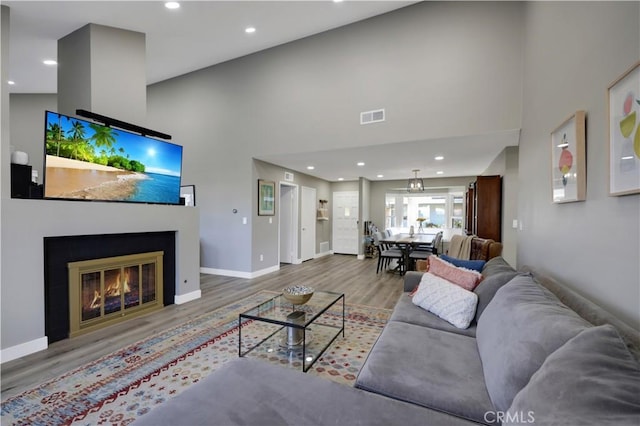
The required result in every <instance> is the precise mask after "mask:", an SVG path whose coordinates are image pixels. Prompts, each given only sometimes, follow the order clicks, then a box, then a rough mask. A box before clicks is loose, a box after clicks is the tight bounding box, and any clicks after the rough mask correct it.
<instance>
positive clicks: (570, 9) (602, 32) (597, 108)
mask: <svg viewBox="0 0 640 426" xmlns="http://www.w3.org/2000/svg"><path fill="white" fill-rule="evenodd" d="M524 16H525V22H524V23H525V27H524V40H525V44H524V52H525V56H524V69H525V73H524V103H523V116H522V117H523V119H522V135H521V139H520V164H519V170H520V172H519V175H520V179H519V184H518V186H519V190H520V197H519V206H518V209H519V216H520V220H521V222H522V225H523V230H522V231H520V232H519V235H518V264H519V265H531V266H533V267H535V268H539V269H540V270H541V271H542V272H545V273H548V274H550V275H552V276H554V277H555V278H557V279H560V280H562V281H564V282H566V283H568V285H570V286H571V287H573V288H574V289H575V290H577V291H578V292H579V293H582V294H584V295H586V296H587V297H589V298H591V299H592V300H595V301H597V302H598V303H600V304H602V305H603V306H605V307H606V308H608V309H609V310H610V311H611V312H613V313H614V314H617V315H619V316H620V317H621V318H622V319H624V320H626V321H627V322H629V323H630V324H631V325H632V326H634V327H635V328H640V266H639V263H638V259H640V219H639V218H640V195H629V196H624V197H610V196H609V195H608V124H607V87H608V86H609V84H610V83H611V82H613V81H614V80H615V79H616V78H617V77H618V76H619V75H621V74H622V73H623V72H624V71H625V70H627V69H628V68H629V67H630V66H631V65H632V64H634V63H635V62H636V61H638V59H640V31H639V28H640V3H638V2H584V3H577V2H567V3H564V2H562V3H561V2H530V3H526V8H525V14H524ZM577 110H585V111H586V113H587V199H586V201H584V202H576V203H567V204H554V203H552V202H551V199H552V197H551V179H550V176H551V167H552V165H551V160H550V158H551V151H550V149H551V148H550V132H551V131H552V130H553V129H554V128H556V127H557V126H558V125H559V124H560V123H562V121H563V120H564V119H565V118H566V117H568V116H569V115H570V114H572V113H574V112H575V111H577Z"/></svg>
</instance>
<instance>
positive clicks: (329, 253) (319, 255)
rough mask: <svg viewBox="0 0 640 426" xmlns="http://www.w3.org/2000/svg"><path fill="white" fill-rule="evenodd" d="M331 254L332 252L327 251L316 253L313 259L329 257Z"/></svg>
mask: <svg viewBox="0 0 640 426" xmlns="http://www.w3.org/2000/svg"><path fill="white" fill-rule="evenodd" d="M332 254H333V250H329V251H325V252H323V253H316V254H315V256H313V258H314V259H317V258H319V257H324V256H329V255H332Z"/></svg>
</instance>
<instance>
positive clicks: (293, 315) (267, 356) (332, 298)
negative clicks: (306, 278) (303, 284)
mask: <svg viewBox="0 0 640 426" xmlns="http://www.w3.org/2000/svg"><path fill="white" fill-rule="evenodd" d="M344 313H345V305H344V294H342V293H334V292H327V291H316V292H314V294H313V296H312V297H311V299H310V300H309V301H308V302H306V303H305V304H303V305H293V304H291V302H289V301H288V300H287V299H285V298H284V297H283V296H282V295H278V296H274V297H272V298H270V299H268V300H266V301H264V302H263V303H260V304H259V305H257V306H254V307H253V308H251V309H249V310H248V311H245V312H243V313H241V314H240V315H239V324H240V327H239V330H238V334H239V335H238V355H239V356H240V357H244V356H251V357H257V358H259V359H263V360H265V361H267V362H272V363H277V364H279V365H283V364H284V365H289V366H291V367H294V368H300V367H302V371H305V372H306V371H308V370H309V368H311V366H312V365H313V364H314V363H315V362H316V361H317V360H318V359H320V357H321V356H322V354H323V353H324V351H325V350H326V349H327V348H328V347H329V346H330V345H331V343H333V341H334V340H335V339H336V338H337V337H338V336H339V335H340V334H342V337H343V338H344V326H345V316H344Z"/></svg>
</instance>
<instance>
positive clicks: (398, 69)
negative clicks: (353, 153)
mask: <svg viewBox="0 0 640 426" xmlns="http://www.w3.org/2000/svg"><path fill="white" fill-rule="evenodd" d="M521 11H522V5H521V4H520V3H502V2H497V3H491V2H468V3H466V2H424V3H419V4H416V5H413V6H409V7H406V8H403V9H400V10H398V11H394V12H392V13H389V14H386V15H382V16H379V17H375V18H371V19H369V20H366V21H362V22H359V23H356V24H353V25H349V26H346V27H342V28H338V29H336V30H333V31H328V32H325V33H322V34H319V35H316V36H313V37H308V38H305V39H303V40H298V41H295V42H292V43H288V44H286V45H282V46H279V47H276V48H273V49H269V50H266V51H263V52H260V53H256V54H254V55H249V56H246V57H243V58H240V59H237V60H234V61H230V62H226V63H224V64H220V65H216V66H213V67H210V68H207V69H204V70H200V71H197V72H194V73H191V74H188V75H185V76H182V77H178V78H175V79H172V80H169V81H165V82H162V83H158V84H155V85H152V86H150V87H149V91H148V97H147V98H148V101H149V105H148V109H147V114H148V120H149V126H150V127H152V128H155V127H158V128H164V131H166V132H167V133H170V134H172V135H173V136H174V139H175V140H176V142H178V143H181V144H183V145H184V146H185V155H186V157H185V164H187V165H188V166H187V167H185V175H184V176H185V181H188V182H189V183H192V184H195V185H196V187H197V193H198V204H199V206H200V208H201V212H202V214H201V248H202V251H201V253H202V257H201V264H202V266H203V267H205V268H213V269H225V270H236V271H240V272H252V271H254V270H256V268H258V267H260V268H262V267H263V266H262V265H260V266H258V264H256V262H255V261H254V259H255V258H256V255H257V252H256V250H257V248H258V247H260V246H262V245H264V244H263V243H262V242H261V241H259V238H261V237H260V236H259V235H254V234H252V231H251V229H250V227H247V226H244V225H242V222H241V217H243V216H247V215H249V216H248V217H251V216H252V215H253V214H254V213H253V212H254V210H255V204H256V200H255V197H254V196H253V194H254V191H255V189H254V187H255V185H256V183H255V181H254V177H255V176H254V175H253V173H252V158H253V157H257V158H260V157H261V156H264V155H274V154H281V153H291V152H307V153H309V156H310V157H312V155H313V151H317V150H326V149H333V148H345V147H358V146H369V145H372V144H381V143H394V142H405V141H411V140H422V139H429V138H437V137H450V136H460V135H471V134H487V133H492V132H496V131H504V130H511V129H514V128H519V127H520V119H521V105H522V97H521V96H522V90H521V87H522V85H521V84H522V57H521V53H522V52H521V39H522V31H521V27H522V25H521V24H522V15H521ZM489 100H490V101H489ZM379 107H383V108H385V109H386V111H387V117H388V119H387V121H385V123H382V124H380V125H376V126H360V124H359V121H358V118H359V113H360V111H366V110H370V109H373V108H379ZM233 208H236V209H237V210H238V211H239V212H240V213H239V214H236V215H233V214H232V213H231V211H232V209H233ZM372 214H373V212H372ZM256 237H257V238H258V239H256ZM264 237H265V238H268V237H267V235H266V234H265V236H264ZM265 266H269V265H265Z"/></svg>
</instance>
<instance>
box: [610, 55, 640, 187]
mask: <svg viewBox="0 0 640 426" xmlns="http://www.w3.org/2000/svg"><path fill="white" fill-rule="evenodd" d="M608 92H609V99H608V101H609V195H627V194H637V193H639V192H640V62H637V63H636V64H635V65H633V66H632V67H631V68H630V69H629V70H627V71H626V72H625V73H624V74H622V75H621V76H620V77H619V78H618V79H617V80H616V81H614V82H613V83H612V84H611V85H610V86H609V90H608Z"/></svg>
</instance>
